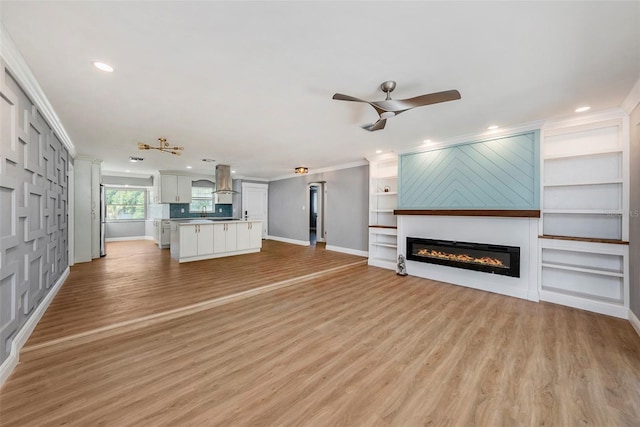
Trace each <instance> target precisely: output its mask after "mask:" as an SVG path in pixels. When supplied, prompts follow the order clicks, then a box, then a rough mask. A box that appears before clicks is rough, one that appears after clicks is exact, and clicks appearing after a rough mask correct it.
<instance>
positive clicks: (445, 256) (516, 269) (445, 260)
mask: <svg viewBox="0 0 640 427" xmlns="http://www.w3.org/2000/svg"><path fill="white" fill-rule="evenodd" d="M407 259H408V260H412V261H420V262H426V263H430V264H439V265H446V266H449V267H456V268H465V269H468V270H476V271H482V272H485V273H493V274H501V275H503V276H511V277H520V248H518V247H514V246H500V245H491V244H486V243H469V242H454V241H450V240H432V239H420V238H416V237H407Z"/></svg>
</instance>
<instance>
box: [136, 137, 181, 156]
mask: <svg viewBox="0 0 640 427" xmlns="http://www.w3.org/2000/svg"><path fill="white" fill-rule="evenodd" d="M138 150H158V151H162V152H163V153H169V154H174V155H176V156H179V155H181V154H182V153H179V151H183V150H184V147H177V146H174V147H171V145H170V144H169V143H168V142H167V139H166V138H158V147H154V146H152V145H149V144H145V143H142V142H138Z"/></svg>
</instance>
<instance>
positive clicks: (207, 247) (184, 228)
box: [170, 220, 262, 262]
mask: <svg viewBox="0 0 640 427" xmlns="http://www.w3.org/2000/svg"><path fill="white" fill-rule="evenodd" d="M170 235H171V257H172V258H173V259H176V260H178V261H179V262H189V261H199V260H203V259H209V258H220V257H225V256H232V255H243V254H250V253H254V252H260V249H261V248H262V222H261V221H229V222H218V221H215V222H214V221H206V220H198V221H197V222H195V221H194V223H190V222H189V221H188V220H177V221H172V222H171V231H170Z"/></svg>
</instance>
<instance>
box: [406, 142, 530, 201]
mask: <svg viewBox="0 0 640 427" xmlns="http://www.w3.org/2000/svg"><path fill="white" fill-rule="evenodd" d="M539 153H540V150H539V140H538V132H528V133H525V134H520V135H514V136H509V137H503V138H498V139H493V140H489V141H481V142H472V143H468V144H462V145H456V146H453V147H447V148H442V149H437V150H432V151H426V152H420V153H410V154H403V155H401V156H400V167H399V172H400V185H399V201H398V205H399V209H538V208H539V205H540V201H539V158H540V154H539Z"/></svg>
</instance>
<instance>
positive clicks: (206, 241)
mask: <svg viewBox="0 0 640 427" xmlns="http://www.w3.org/2000/svg"><path fill="white" fill-rule="evenodd" d="M212 253H213V224H194V225H183V226H181V227H180V257H181V258H187V257H194V256H202V255H209V254H212Z"/></svg>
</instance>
